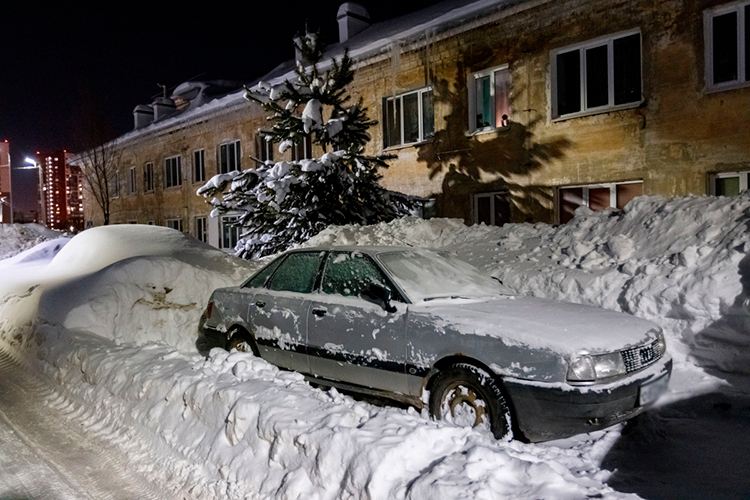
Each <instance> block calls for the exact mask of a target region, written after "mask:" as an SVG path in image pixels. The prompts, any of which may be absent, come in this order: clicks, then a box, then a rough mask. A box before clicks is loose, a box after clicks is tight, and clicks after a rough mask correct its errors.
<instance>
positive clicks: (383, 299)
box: [359, 283, 396, 312]
mask: <svg viewBox="0 0 750 500" xmlns="http://www.w3.org/2000/svg"><path fill="white" fill-rule="evenodd" d="M359 295H360V297H362V298H363V299H364V300H366V301H368V302H372V303H373V304H378V305H379V306H380V307H382V308H383V309H385V310H386V311H388V312H396V306H394V305H393V304H391V298H392V294H391V290H390V289H389V288H387V287H385V286H383V285H381V284H380V283H370V286H369V287H367V288H366V289H365V290H363V291H362V293H360V294H359Z"/></svg>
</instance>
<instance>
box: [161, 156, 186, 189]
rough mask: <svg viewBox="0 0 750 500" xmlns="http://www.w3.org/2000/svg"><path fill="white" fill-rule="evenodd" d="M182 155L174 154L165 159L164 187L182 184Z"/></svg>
mask: <svg viewBox="0 0 750 500" xmlns="http://www.w3.org/2000/svg"><path fill="white" fill-rule="evenodd" d="M181 163H182V162H181V161H180V157H179V156H173V157H171V158H167V159H166V160H164V187H165V188H169V187H174V186H180V185H182V165H181Z"/></svg>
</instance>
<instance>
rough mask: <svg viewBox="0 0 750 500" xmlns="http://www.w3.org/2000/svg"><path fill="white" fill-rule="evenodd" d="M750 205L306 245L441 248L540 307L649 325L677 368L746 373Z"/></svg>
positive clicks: (685, 206) (379, 230)
mask: <svg viewBox="0 0 750 500" xmlns="http://www.w3.org/2000/svg"><path fill="white" fill-rule="evenodd" d="M749 226H750V195H748V194H746V195H744V196H738V197H733V198H724V197H719V198H715V197H691V198H680V199H674V200H670V201H665V200H664V199H661V198H658V197H640V198H636V199H635V200H633V201H632V202H631V203H629V204H628V205H627V206H626V207H625V211H624V212H618V211H615V210H606V211H603V212H591V211H590V210H587V209H585V208H584V209H579V210H578V212H577V215H576V217H575V218H574V219H573V220H572V221H571V222H569V223H568V224H566V225H562V226H559V227H553V226H549V225H546V224H536V225H531V224H507V225H505V226H503V227H500V228H498V227H487V226H484V225H482V226H472V227H465V226H463V225H462V224H461V222H460V221H457V220H448V219H433V220H429V221H424V220H419V219H401V220H398V221H394V222H392V223H388V224H378V225H374V226H364V227H363V226H343V227H331V228H329V229H327V230H326V231H323V232H322V233H320V234H319V235H318V236H316V237H315V238H313V239H311V240H310V241H309V242H308V243H307V245H321V244H347V245H352V244H359V245H392V244H407V245H414V246H428V247H443V248H445V249H449V250H451V251H454V252H455V253H456V255H458V256H459V257H461V258H462V259H465V260H467V261H469V262H471V263H473V264H474V265H476V266H478V267H480V268H481V269H483V270H485V271H487V272H488V273H490V274H492V275H493V276H496V277H498V278H500V279H501V280H502V281H503V283H504V284H505V285H507V286H509V287H510V288H512V289H513V290H515V291H517V292H519V293H522V294H526V295H533V296H538V297H546V298H552V299H560V300H567V301H572V302H579V303H585V304H593V305H597V306H600V307H604V308H607V309H613V310H616V311H625V312H628V313H630V314H633V315H635V316H639V317H642V318H646V319H649V320H652V321H654V322H656V323H657V324H659V325H660V326H662V328H664V330H665V333H666V334H667V336H668V338H670V339H671V340H672V342H671V346H670V350H671V351H672V353H673V355H676V359H677V360H678V361H680V362H685V361H690V360H693V361H696V362H697V363H698V364H700V365H703V366H708V367H712V368H718V369H720V370H724V371H729V372H737V373H750V362H748V361H750V334H748V332H750V257H748V253H750V232H749V231H748V227H749Z"/></svg>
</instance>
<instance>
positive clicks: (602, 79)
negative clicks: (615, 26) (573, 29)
mask: <svg viewBox="0 0 750 500" xmlns="http://www.w3.org/2000/svg"><path fill="white" fill-rule="evenodd" d="M550 61H551V78H552V117H553V118H560V117H569V116H578V115H585V114H590V113H596V112H599V111H608V110H612V109H622V108H627V107H633V106H637V105H638V104H640V103H641V99H642V98H641V88H642V85H641V34H640V32H637V31H636V32H629V33H624V34H618V35H612V36H609V37H605V38H599V39H596V40H592V41H589V42H586V43H582V44H578V45H575V46H571V47H565V48H562V49H557V50H553V51H552V52H551V54H550Z"/></svg>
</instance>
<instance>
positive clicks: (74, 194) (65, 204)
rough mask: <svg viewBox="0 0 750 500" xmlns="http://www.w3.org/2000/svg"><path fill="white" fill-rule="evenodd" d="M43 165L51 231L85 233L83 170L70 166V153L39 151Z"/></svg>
mask: <svg viewBox="0 0 750 500" xmlns="http://www.w3.org/2000/svg"><path fill="white" fill-rule="evenodd" d="M36 161H37V162H38V163H39V165H41V169H42V177H43V187H42V197H43V205H44V213H45V216H46V217H45V222H46V223H47V227H49V228H50V229H59V230H62V231H82V230H83V176H82V174H81V170H80V168H78V167H76V166H73V165H68V162H67V152H66V151H64V150H62V151H48V152H43V151H42V152H40V151H37V155H36Z"/></svg>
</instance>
